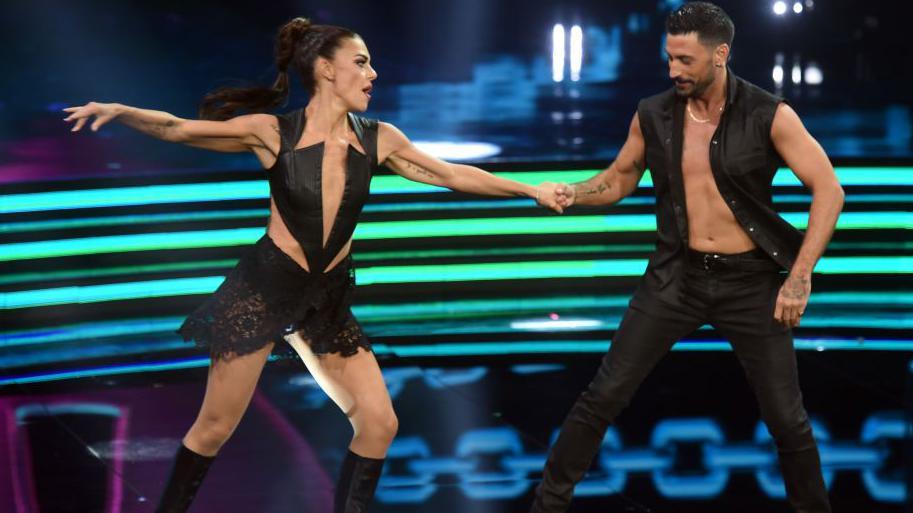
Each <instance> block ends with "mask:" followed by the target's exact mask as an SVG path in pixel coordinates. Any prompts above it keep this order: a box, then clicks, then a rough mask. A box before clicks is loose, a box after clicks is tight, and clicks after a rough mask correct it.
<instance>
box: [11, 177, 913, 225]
mask: <svg viewBox="0 0 913 513" xmlns="http://www.w3.org/2000/svg"><path fill="white" fill-rule="evenodd" d="M597 172H599V170H596V169H590V170H570V171H527V172H504V173H495V174H496V175H498V176H502V177H505V178H510V179H513V180H517V181H520V182H523V183H526V184H531V185H533V184H538V183H540V182H541V181H543V180H550V181H556V182H569V183H572V182H579V181H582V180H586V179H588V178H591V177H592V176H593V175H594V174H596V173H597ZM836 172H837V177H838V179H839V180H840V183H841V184H843V185H844V186H856V185H879V186H909V185H913V168H910V167H853V168H847V167H842V168H837V169H836ZM773 184H774V185H775V186H801V183H800V182H799V180H798V179H797V178H796V177H795V175H793V174H792V172H790V171H789V170H788V169H785V168H784V169H780V170H779V171H778V172H777V174H776V175H775V177H774V180H773ZM640 186H641V187H652V180H651V178H650V174H649V172H646V173H644V177H643V179H642V180H641V182H640ZM445 190H446V189H442V188H440V187H434V186H430V185H425V184H420V183H417V182H411V181H408V180H405V179H403V178H402V177H399V176H377V177H375V178H374V179H373V180H372V183H371V193H372V194H404V193H429V192H441V191H445ZM268 194H269V187H268V185H267V182H266V181H265V180H247V181H238V182H221V183H203V184H175V185H149V186H140V187H120V188H116V190H112V189H86V190H79V191H55V192H39V193H27V194H7V195H3V196H0V214H11V213H17V212H37V211H46V210H64V209H73V208H97V207H117V206H129V205H151V204H162V203H187V202H194V203H195V202H201V201H227V200H245V199H265V198H266V197H267V195H268Z"/></svg>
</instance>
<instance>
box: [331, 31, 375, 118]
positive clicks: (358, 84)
mask: <svg viewBox="0 0 913 513" xmlns="http://www.w3.org/2000/svg"><path fill="white" fill-rule="evenodd" d="M329 64H330V67H331V71H332V72H331V73H330V76H331V77H332V80H331V81H330V82H331V83H330V84H329V85H330V87H331V88H332V91H333V92H334V93H335V95H336V96H338V97H339V98H341V99H342V100H343V102H345V104H346V108H347V110H349V111H354V112H364V111H365V110H367V109H368V102H370V101H371V87H372V86H371V82H373V81H374V79H375V78H377V72H376V71H374V68H372V67H371V56H370V54H369V53H368V47H367V46H366V45H365V42H364V41H363V40H362V39H361V38H360V37H355V38H348V39H345V40H343V42H342V44H341V45H340V46H339V48H337V49H336V53H335V54H334V55H333V59H332V60H331V61H329Z"/></svg>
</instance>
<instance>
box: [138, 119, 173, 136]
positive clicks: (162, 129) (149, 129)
mask: <svg viewBox="0 0 913 513" xmlns="http://www.w3.org/2000/svg"><path fill="white" fill-rule="evenodd" d="M176 124H177V123H175V121H174V120H173V119H169V120H167V121H165V122H164V123H155V122H148V121H141V122H140V124H139V126H137V127H136V128H138V129H139V130H140V131H142V132H145V133H146V134H149V135H151V136H153V137H158V138H159V139H164V138H166V137H167V136H168V132H169V131H170V130H171V129H172V128H174V126H175V125H176Z"/></svg>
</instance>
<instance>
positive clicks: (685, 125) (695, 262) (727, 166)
mask: <svg viewBox="0 0 913 513" xmlns="http://www.w3.org/2000/svg"><path fill="white" fill-rule="evenodd" d="M734 31H735V29H734V26H733V24H732V21H731V20H730V19H729V17H728V16H727V15H726V13H725V12H723V10H722V9H720V8H719V7H717V6H716V5H713V4H709V3H704V2H691V3H686V4H684V5H683V6H682V7H681V8H679V9H678V10H676V11H675V12H673V13H672V14H671V15H670V16H669V18H668V19H667V20H666V32H667V38H666V53H667V54H668V64H669V76H670V78H671V79H672V80H673V82H674V87H673V88H672V89H670V90H668V91H666V92H664V93H661V94H658V95H656V96H653V97H650V98H647V99H645V100H642V101H641V102H640V104H639V105H638V109H637V113H636V114H635V116H634V118H633V119H632V121H631V126H630V130H629V132H628V138H627V141H626V142H625V144H624V146H623V147H622V148H621V151H620V152H619V154H618V157H617V159H616V160H615V162H614V163H612V165H610V166H609V167H608V168H607V169H606V170H604V171H602V172H601V173H599V174H598V175H596V176H594V177H593V178H591V179H590V180H587V181H585V182H581V183H577V184H573V185H570V186H565V187H563V188H561V189H559V194H561V195H563V199H562V200H561V201H560V202H561V203H563V205H564V206H566V207H568V206H571V205H573V204H581V205H611V204H614V203H616V202H618V201H620V200H621V199H622V198H624V197H625V196H627V195H628V194H630V193H631V192H633V191H634V190H635V189H636V188H637V184H638V182H639V181H640V179H641V176H642V175H643V172H644V169H646V168H647V167H649V168H650V171H651V174H652V177H653V184H654V188H655V191H656V220H657V228H658V240H657V249H656V252H655V254H654V255H653V257H652V258H651V260H650V264H649V266H648V268H647V271H646V274H645V275H644V277H643V279H642V280H641V283H640V285H639V287H638V289H637V292H636V293H635V294H634V297H633V299H632V300H631V302H630V305H629V308H628V311H627V312H626V313H625V316H624V318H623V319H622V322H621V325H620V326H619V328H618V331H617V332H616V334H615V337H614V339H613V341H612V345H611V348H610V350H609V352H608V354H607V355H606V356H605V357H604V358H603V361H602V364H601V366H600V368H599V370H598V371H597V373H596V376H595V377H594V378H593V381H592V382H591V383H590V385H589V387H588V388H587V390H585V391H584V392H583V393H582V394H581V395H580V397H579V398H578V400H577V402H576V403H575V404H574V406H573V407H572V409H571V411H570V413H568V416H567V418H566V419H565V422H564V424H563V426H562V428H561V433H560V435H559V437H558V439H557V441H556V442H555V444H554V445H553V447H552V448H551V450H550V453H549V457H548V461H547V463H546V466H545V470H544V475H543V480H542V483H541V484H540V485H539V487H538V488H537V490H536V498H535V502H534V504H533V508H532V511H533V512H535V513H546V512H548V513H551V512H559V511H565V510H566V509H567V507H568V505H569V503H570V500H571V496H572V495H573V490H574V485H575V484H576V483H577V482H578V481H580V480H581V479H582V478H583V476H584V474H585V473H586V471H587V469H588V468H589V466H590V464H591V462H592V459H593V457H594V455H595V454H596V452H597V451H598V449H599V446H600V443H601V441H602V438H603V436H604V434H605V431H606V429H607V428H608V425H609V424H610V423H611V422H612V421H613V420H614V419H615V418H616V416H617V415H618V414H619V412H620V411H621V410H622V409H623V408H624V407H625V405H626V404H627V403H628V401H629V399H630V398H631V396H632V395H633V394H634V392H635V390H636V389H637V387H638V386H639V385H640V383H641V382H642V381H643V379H644V378H645V377H646V375H647V374H648V373H649V372H650V370H651V369H652V368H653V367H654V365H655V364H656V363H657V362H658V361H659V359H660V358H662V357H663V356H664V355H665V354H666V352H668V351H669V349H670V348H671V346H672V345H673V344H674V343H675V341H676V340H678V339H679V338H681V337H683V336H685V335H687V334H689V333H691V332H692V331H694V330H696V329H697V328H699V327H700V326H702V325H703V324H705V323H709V324H711V325H713V326H714V327H715V328H716V329H717V330H718V331H719V332H720V333H721V334H722V335H723V336H725V337H726V338H727V339H729V342H730V344H731V345H732V347H733V349H734V351H735V354H736V356H737V357H738V358H739V361H740V362H741V364H742V366H743V367H744V369H745V374H746V376H747V378H748V381H749V382H750V384H751V387H752V389H753V391H754V394H755V396H756V398H757V400H758V403H759V406H760V410H761V416H762V418H763V420H764V422H765V423H766V425H767V428H768V430H769V431H770V433H771V435H772V436H773V439H774V442H775V444H776V446H777V452H778V457H779V462H780V469H781V472H782V474H783V478H784V480H785V482H786V490H787V497H788V501H789V503H790V505H791V506H792V508H793V509H794V510H795V511H797V512H801V513H819V512H829V511H831V509H830V505H829V502H828V497H827V491H826V489H825V486H824V481H823V479H822V475H821V463H820V459H819V456H818V449H817V446H816V444H815V440H814V438H813V437H812V430H811V426H810V425H809V421H808V416H807V414H806V412H805V408H804V407H803V405H802V395H801V392H800V390H799V382H798V378H797V372H796V357H795V350H794V348H793V339H792V332H791V328H793V327H795V326H798V325H799V321H800V319H801V317H802V314H803V313H804V311H805V307H806V304H807V302H808V297H809V294H810V292H811V275H812V270H813V269H814V267H815V264H816V263H817V261H818V259H819V258H820V257H821V255H822V253H823V252H824V249H825V246H826V245H827V242H828V241H829V240H830V237H831V235H832V234H833V230H834V226H835V224H836V222H837V217H838V215H839V214H840V210H841V209H842V207H843V190H842V188H841V187H840V184H839V183H838V181H837V178H836V176H835V174H834V170H833V167H832V166H831V165H830V163H829V161H828V158H827V155H825V153H824V150H823V149H822V148H821V146H820V145H819V144H818V143H817V142H816V141H815V140H814V139H813V138H812V137H811V135H809V133H808V132H807V131H806V130H805V127H804V126H803V125H802V122H801V121H800V120H799V117H798V116H797V115H796V113H795V112H794V111H793V110H792V109H791V108H790V107H789V106H788V105H786V104H785V103H783V100H782V99H781V98H778V97H776V96H774V95H772V94H770V93H768V92H766V91H764V90H762V89H760V88H758V87H757V86H754V85H752V84H750V83H748V82H746V81H744V80H742V79H740V78H738V77H736V76H735V75H733V74H732V72H731V71H730V70H729V69H728V68H727V62H728V59H729V52H730V48H731V45H732V38H733V34H734ZM784 161H785V163H786V164H787V165H788V166H789V167H790V168H791V169H792V170H793V172H794V173H795V174H796V176H797V177H798V178H799V179H800V180H801V181H802V183H804V184H805V185H806V186H807V187H808V188H809V189H810V190H811V192H812V197H813V199H812V204H811V210H810V213H809V223H808V229H807V230H806V233H805V235H804V238H803V235H802V234H801V233H800V232H798V231H797V230H795V229H794V228H793V227H792V226H790V225H789V224H787V223H786V221H784V220H783V219H782V218H780V216H778V215H777V213H776V212H775V211H774V210H773V206H772V202H771V181H772V178H773V175H774V174H775V173H776V170H777V168H778V167H779V165H780V164H781V163H783V162H784ZM781 270H788V271H789V274H788V276H787V277H786V278H785V280H784V279H783V277H782V276H781V274H780V271H781Z"/></svg>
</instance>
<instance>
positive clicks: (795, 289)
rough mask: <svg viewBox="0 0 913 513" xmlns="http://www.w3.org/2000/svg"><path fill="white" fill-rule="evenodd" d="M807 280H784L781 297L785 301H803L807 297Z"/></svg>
mask: <svg viewBox="0 0 913 513" xmlns="http://www.w3.org/2000/svg"><path fill="white" fill-rule="evenodd" d="M808 284H809V279H808V278H791V279H789V280H786V283H785V286H784V287H783V296H784V297H786V298H787V299H805V298H807V297H808Z"/></svg>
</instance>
